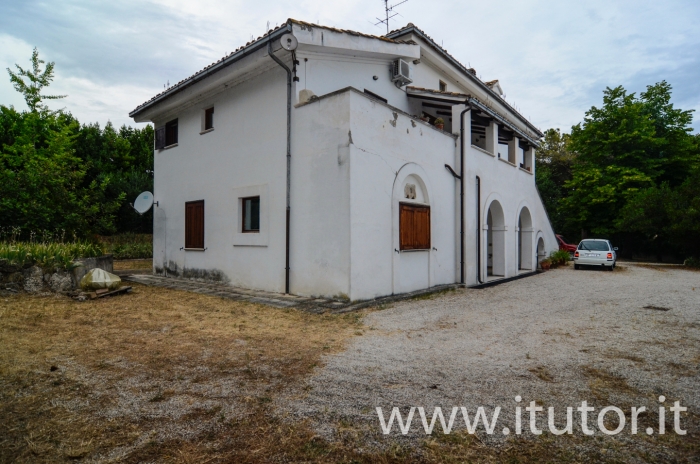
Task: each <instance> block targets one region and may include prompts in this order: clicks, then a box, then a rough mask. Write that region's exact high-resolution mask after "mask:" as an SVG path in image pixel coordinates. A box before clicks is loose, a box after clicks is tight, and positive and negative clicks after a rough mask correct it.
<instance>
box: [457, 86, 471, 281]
mask: <svg viewBox="0 0 700 464" xmlns="http://www.w3.org/2000/svg"><path fill="white" fill-rule="evenodd" d="M468 102H469V101H468V100H467V101H466V102H464V103H468ZM471 109H472V108H471V106H467V108H466V109H464V110H463V111H462V112H461V113H459V136H460V144H459V157H460V161H459V174H460V176H459V276H460V280H459V282H460V283H461V284H462V285H464V143H465V142H464V115H465V114H466V113H467V112H468V111H470V110H471Z"/></svg>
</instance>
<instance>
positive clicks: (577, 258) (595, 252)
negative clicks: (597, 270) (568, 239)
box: [574, 238, 617, 271]
mask: <svg viewBox="0 0 700 464" xmlns="http://www.w3.org/2000/svg"><path fill="white" fill-rule="evenodd" d="M616 251H617V247H614V248H613V246H612V245H611V244H610V241H608V240H602V239H597V238H596V239H586V240H581V243H579V244H578V248H576V251H575V252H574V269H581V266H600V267H601V268H602V269H607V270H609V271H612V270H613V269H615V263H617V253H616Z"/></svg>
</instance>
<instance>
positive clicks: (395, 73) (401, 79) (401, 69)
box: [391, 60, 413, 86]
mask: <svg viewBox="0 0 700 464" xmlns="http://www.w3.org/2000/svg"><path fill="white" fill-rule="evenodd" d="M391 81H392V82H397V83H398V85H399V86H401V85H407V84H410V83H412V82H413V79H412V78H411V67H410V66H409V64H408V61H404V60H395V61H394V62H393V63H392V65H391Z"/></svg>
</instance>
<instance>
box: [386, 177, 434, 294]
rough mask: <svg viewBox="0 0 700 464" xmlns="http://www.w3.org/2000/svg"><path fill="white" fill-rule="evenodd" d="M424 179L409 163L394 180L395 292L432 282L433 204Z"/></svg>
mask: <svg viewBox="0 0 700 464" xmlns="http://www.w3.org/2000/svg"><path fill="white" fill-rule="evenodd" d="M425 178H426V176H425V173H424V172H423V170H422V169H421V168H420V167H419V166H417V165H414V164H408V165H406V166H404V167H403V168H402V169H401V170H400V171H399V173H398V175H397V177H396V180H395V183H394V192H393V194H392V196H393V201H394V205H393V209H394V213H393V215H394V216H393V217H394V233H393V235H394V248H393V249H394V253H393V255H394V263H393V274H394V276H393V280H394V283H393V290H394V293H406V292H412V291H414V290H421V289H424V288H428V287H430V284H431V279H430V259H431V258H430V256H431V253H430V250H431V247H432V244H431V228H432V227H431V219H430V217H431V215H430V213H431V204H430V196H429V193H428V186H427V185H426V182H425V180H424V179H425Z"/></svg>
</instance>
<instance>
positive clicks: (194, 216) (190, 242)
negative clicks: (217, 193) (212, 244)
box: [185, 200, 204, 248]
mask: <svg viewBox="0 0 700 464" xmlns="http://www.w3.org/2000/svg"><path fill="white" fill-rule="evenodd" d="M185 248H204V200H199V201H188V202H187V203H185Z"/></svg>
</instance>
